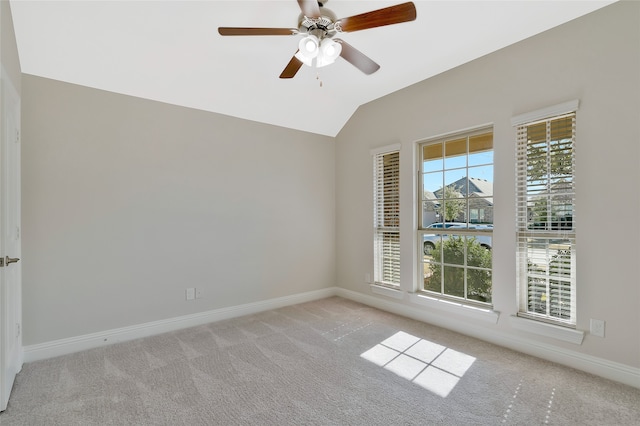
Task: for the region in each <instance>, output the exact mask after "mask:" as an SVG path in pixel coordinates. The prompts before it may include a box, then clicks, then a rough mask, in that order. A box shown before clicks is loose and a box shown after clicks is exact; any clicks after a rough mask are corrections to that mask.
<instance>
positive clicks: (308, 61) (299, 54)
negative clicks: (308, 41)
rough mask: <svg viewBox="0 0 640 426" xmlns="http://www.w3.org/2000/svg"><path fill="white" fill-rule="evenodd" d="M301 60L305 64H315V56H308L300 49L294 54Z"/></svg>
mask: <svg viewBox="0 0 640 426" xmlns="http://www.w3.org/2000/svg"><path fill="white" fill-rule="evenodd" d="M294 56H295V57H296V58H297V59H298V60H299V61H300V62H302V63H303V64H305V65H306V66H308V67H310V66H312V65H313V58H309V57H306V56H304V55H303V54H302V51H300V50H299V51H298V52H296V54H295V55H294Z"/></svg>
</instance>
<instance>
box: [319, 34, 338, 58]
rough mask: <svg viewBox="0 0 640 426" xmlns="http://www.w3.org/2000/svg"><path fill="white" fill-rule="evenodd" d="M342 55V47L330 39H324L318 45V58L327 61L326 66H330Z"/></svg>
mask: <svg viewBox="0 0 640 426" xmlns="http://www.w3.org/2000/svg"><path fill="white" fill-rule="evenodd" d="M340 53H342V45H341V44H340V43H337V42H335V41H333V40H331V39H330V38H325V39H324V40H322V42H321V43H320V56H322V58H323V59H324V61H327V64H332V63H334V62H335V60H336V59H337V58H338V56H340Z"/></svg>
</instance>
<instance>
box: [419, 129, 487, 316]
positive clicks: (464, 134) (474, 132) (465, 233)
mask: <svg viewBox="0 0 640 426" xmlns="http://www.w3.org/2000/svg"><path fill="white" fill-rule="evenodd" d="M487 133H490V134H491V152H492V158H491V162H490V163H481V164H472V165H470V164H469V160H468V157H469V153H470V152H469V151H470V149H469V139H470V138H473V137H474V136H480V135H484V134H487ZM493 135H494V129H493V125H492V124H487V125H482V126H478V127H474V128H471V129H466V130H463V131H458V132H452V133H447V134H444V135H439V136H436V137H431V138H428V139H424V140H421V141H418V142H417V143H416V147H417V162H418V165H417V174H418V176H417V185H416V187H417V190H418V191H417V194H416V200H417V202H416V208H417V215H416V218H417V226H416V228H417V232H416V234H417V238H416V242H417V245H418V253H417V256H418V257H417V269H418V271H417V273H418V285H417V293H416V294H417V295H423V296H425V297H427V298H436V299H439V300H443V301H446V302H453V303H455V304H461V305H463V306H469V307H476V308H481V309H485V310H486V309H492V308H493V303H492V301H491V300H489V301H480V300H475V299H471V298H469V296H470V295H469V293H468V290H469V288H468V286H467V278H468V271H470V270H481V271H488V272H489V274H490V276H491V281H492V282H493V256H492V259H491V266H490V267H476V266H473V265H469V264H468V263H467V260H468V257H467V251H466V247H467V245H466V244H465V248H464V255H463V256H464V261H463V264H462V265H460V264H448V263H446V262H445V261H444V259H443V260H442V261H441V262H440V267H441V268H442V269H441V270H442V271H444V270H445V269H444V268H447V267H462V268H463V269H464V294H463V296H462V297H460V296H454V295H451V294H446V293H445V292H444V288H443V286H444V284H443V283H444V278H441V290H440V292H435V291H432V290H427V289H425V284H424V278H425V272H424V269H425V267H426V265H427V264H428V263H430V262H427V261H425V255H424V241H425V235H434V234H435V235H454V236H459V237H461V238H462V239H466V238H476V239H479V238H480V239H482V240H483V241H484V240H485V239H486V238H489V239H490V244H489V245H490V247H493V228H492V227H491V228H482V227H478V226H475V225H474V224H473V223H471V218H470V211H471V208H472V207H471V206H470V204H469V201H470V200H473V197H472V196H470V195H469V194H466V195H465V196H464V200H465V210H464V218H465V222H464V223H465V224H466V226H465V227H442V228H438V227H434V228H428V227H427V226H429V225H425V222H424V217H423V215H424V205H423V203H424V201H425V198H424V189H425V188H424V178H423V176H424V174H425V170H424V161H423V159H424V151H423V149H424V147H425V146H427V145H431V144H438V143H442V144H443V146H444V144H445V142H447V141H453V140H456V139H460V138H466V147H465V154H464V155H465V165H464V167H463V169H464V171H465V176H466V177H467V182H466V183H467V185H468V184H469V182H470V181H469V178H470V177H471V176H469V170H472V169H473V168H474V167H486V166H491V167H492V172H493V171H494V170H493V168H494V164H495V159H494V157H493V152H495V146H494V143H493ZM442 158H443V166H442V173H443V176H444V174H445V173H446V171H447V170H448V169H447V168H446V166H445V158H446V153H445V152H444V151H443V153H442ZM454 169H458V170H459V169H461V168H460V167H452V168H450V169H449V170H454ZM492 174H493V173H492ZM492 179H493V176H492ZM442 183H443V187H444V183H445V179H444V178H443V182H442ZM493 197H494V195H493V192H492V194H491V196H490V197H486V198H491V208H492V209H493V205H494V204H493ZM442 198H443V199H445V197H444V194H443V196H442ZM491 216H493V215H491ZM443 222H446V221H441V222H435V223H443ZM491 223H492V224H493V220H491ZM441 259H442V258H441ZM445 273H446V272H445ZM491 285H493V284H491Z"/></svg>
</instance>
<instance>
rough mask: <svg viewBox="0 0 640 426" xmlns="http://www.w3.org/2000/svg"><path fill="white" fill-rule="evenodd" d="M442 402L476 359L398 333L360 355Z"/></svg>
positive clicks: (403, 333) (406, 334) (401, 332)
mask: <svg viewBox="0 0 640 426" xmlns="http://www.w3.org/2000/svg"><path fill="white" fill-rule="evenodd" d="M360 356H361V357H362V358H364V359H366V360H367V361H370V362H372V363H374V364H376V365H378V366H380V367H382V368H384V369H386V370H389V371H391V372H393V373H395V374H397V375H398V376H400V377H402V378H404V379H406V380H409V381H411V382H413V383H415V384H416V385H419V386H421V387H423V388H425V389H427V390H428V391H431V392H433V393H434V394H436V395H439V396H441V397H443V398H446V397H447V395H449V393H450V392H451V391H452V390H453V388H454V387H455V386H456V385H457V384H458V381H459V380H460V378H461V377H462V376H464V374H465V373H466V372H467V370H468V369H469V368H470V367H471V365H472V364H473V362H474V361H475V360H476V359H475V358H474V357H472V356H470V355H467V354H464V353H462V352H458V351H455V350H453V349H451V348H447V347H445V346H442V345H439V344H437V343H434V342H430V341H429V340H424V339H421V338H419V337H416V336H413V335H411V334H409V333H405V332H404V331H399V332H397V333H396V334H394V335H393V336H391V337H389V338H388V339H386V340H384V341H382V342H380V343H378V344H377V345H375V346H374V347H372V348H371V349H369V350H368V351H366V352H364V353H362V354H361V355H360Z"/></svg>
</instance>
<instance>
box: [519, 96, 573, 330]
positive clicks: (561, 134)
mask: <svg viewBox="0 0 640 426" xmlns="http://www.w3.org/2000/svg"><path fill="white" fill-rule="evenodd" d="M577 106H578V103H577V101H574V102H572V103H568V104H563V105H560V106H557V107H552V108H551V109H550V111H549V112H548V113H547V114H548V116H547V117H545V118H542V119H541V118H539V116H540V115H544V114H545V112H544V110H543V111H542V112H540V113H537V114H536V113H532V114H533V115H531V116H529V118H527V116H526V115H525V117H524V118H514V120H516V121H517V122H516V123H514V124H516V125H517V192H516V196H517V201H516V203H517V205H516V207H517V218H516V221H517V222H516V226H517V228H516V231H517V241H518V248H517V250H518V252H517V254H518V268H517V269H518V292H519V314H518V315H519V316H523V317H527V318H530V319H537V320H541V321H544V322H553V323H558V324H559V325H565V326H570V327H575V324H576V303H575V300H576V279H575V277H576V250H575V235H576V231H575V222H574V217H575V179H574V175H575V130H576V128H575V126H576V114H575V110H576V109H577ZM566 109H569V110H570V112H566V113H560V114H557V115H551V114H552V113H553V112H554V111H556V110H559V111H563V110H566Z"/></svg>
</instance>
